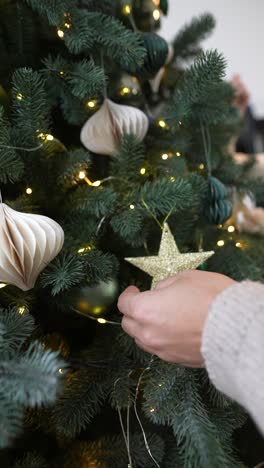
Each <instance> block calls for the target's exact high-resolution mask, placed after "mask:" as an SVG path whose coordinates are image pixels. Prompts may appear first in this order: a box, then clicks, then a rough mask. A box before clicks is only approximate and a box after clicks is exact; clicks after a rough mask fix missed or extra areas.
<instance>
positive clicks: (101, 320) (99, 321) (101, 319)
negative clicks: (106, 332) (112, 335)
mask: <svg viewBox="0 0 264 468" xmlns="http://www.w3.org/2000/svg"><path fill="white" fill-rule="evenodd" d="M97 322H98V323H101V324H105V323H106V320H105V319H103V318H99V319H97Z"/></svg>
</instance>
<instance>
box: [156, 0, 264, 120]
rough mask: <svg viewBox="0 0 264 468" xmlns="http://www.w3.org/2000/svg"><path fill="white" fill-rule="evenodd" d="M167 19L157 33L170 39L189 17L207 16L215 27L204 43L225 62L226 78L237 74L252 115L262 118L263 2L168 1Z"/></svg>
mask: <svg viewBox="0 0 264 468" xmlns="http://www.w3.org/2000/svg"><path fill="white" fill-rule="evenodd" d="M169 4H170V10H169V15H168V17H164V18H163V19H162V21H163V25H162V29H161V31H160V33H161V35H163V36H164V37H165V38H166V39H171V38H172V37H173V36H174V35H175V33H176V32H177V31H178V30H179V28H180V27H181V26H182V25H183V24H185V23H186V22H189V21H190V19H191V18H192V17H193V16H196V15H198V14H200V13H205V12H210V13H212V14H213V15H214V17H215V19H216V21H217V26H216V29H215V31H214V33H213V35H212V36H211V37H210V39H208V40H207V41H205V42H204V45H205V47H206V48H217V49H218V50H219V51H221V52H222V53H223V54H224V56H225V57H226V58H227V60H228V71H227V76H228V78H230V77H231V76H232V75H233V74H235V73H239V74H240V75H241V77H242V79H243V80H244V82H245V83H246V85H247V87H248V89H249V91H250V93H251V104H252V107H253V109H254V112H255V115H256V116H257V117H258V118H261V117H262V118H264V54H263V46H264V1H263V0H182V1H179V0H169Z"/></svg>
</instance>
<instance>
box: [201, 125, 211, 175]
mask: <svg viewBox="0 0 264 468" xmlns="http://www.w3.org/2000/svg"><path fill="white" fill-rule="evenodd" d="M200 127H201V133H202V139H203V145H204V153H205V159H206V165H207V170H208V174H209V176H211V175H212V164H211V151H212V142H211V135H210V130H209V127H208V125H207V124H206V125H205V126H204V124H203V123H202V121H200Z"/></svg>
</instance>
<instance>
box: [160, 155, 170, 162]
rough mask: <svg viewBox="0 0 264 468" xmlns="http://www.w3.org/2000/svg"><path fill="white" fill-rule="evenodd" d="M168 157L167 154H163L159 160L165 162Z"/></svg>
mask: <svg viewBox="0 0 264 468" xmlns="http://www.w3.org/2000/svg"><path fill="white" fill-rule="evenodd" d="M168 157H169V155H168V154H167V153H164V154H163V155H162V156H161V158H162V159H163V160H164V161H166V159H168Z"/></svg>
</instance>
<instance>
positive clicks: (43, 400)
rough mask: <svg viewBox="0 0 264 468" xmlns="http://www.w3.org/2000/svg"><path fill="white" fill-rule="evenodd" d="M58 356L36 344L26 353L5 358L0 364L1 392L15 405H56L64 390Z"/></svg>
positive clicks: (61, 365)
mask: <svg viewBox="0 0 264 468" xmlns="http://www.w3.org/2000/svg"><path fill="white" fill-rule="evenodd" d="M63 367H64V364H63V362H62V361H61V360H60V359H59V358H58V353H55V352H51V351H45V350H44V348H43V346H42V345H40V344H39V343H32V344H31V345H30V346H29V348H28V349H27V350H26V351H25V353H24V354H20V353H18V354H13V355H11V356H10V357H9V358H8V356H6V355H4V356H3V358H2V360H1V361H0V387H1V390H0V393H1V394H2V395H8V399H9V401H11V402H12V403H13V404H19V405H23V406H36V405H38V406H39V405H42V404H45V405H47V404H50V403H53V402H54V400H55V398H56V396H57V394H58V391H59V389H60V382H59V374H58V372H59V369H60V368H63Z"/></svg>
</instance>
